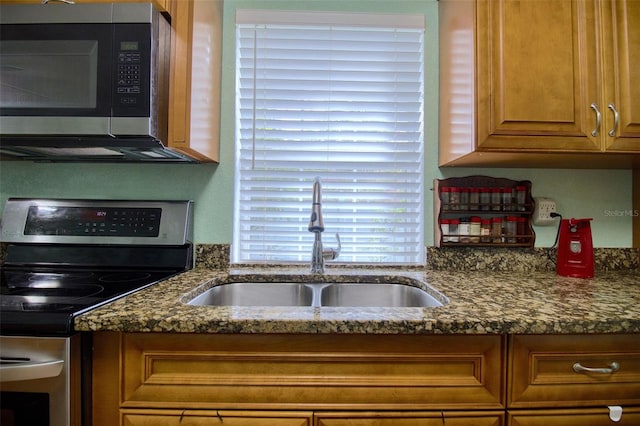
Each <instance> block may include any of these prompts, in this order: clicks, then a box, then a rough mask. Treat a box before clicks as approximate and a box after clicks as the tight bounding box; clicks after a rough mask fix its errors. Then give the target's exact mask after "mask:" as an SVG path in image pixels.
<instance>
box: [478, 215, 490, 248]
mask: <svg viewBox="0 0 640 426" xmlns="http://www.w3.org/2000/svg"><path fill="white" fill-rule="evenodd" d="M480 242H481V243H490V242H491V219H482V222H480Z"/></svg>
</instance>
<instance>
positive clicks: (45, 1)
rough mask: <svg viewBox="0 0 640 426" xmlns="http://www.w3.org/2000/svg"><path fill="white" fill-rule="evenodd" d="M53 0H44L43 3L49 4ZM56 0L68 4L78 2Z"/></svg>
mask: <svg viewBox="0 0 640 426" xmlns="http://www.w3.org/2000/svg"><path fill="white" fill-rule="evenodd" d="M49 1H51V0H42V4H47V3H49ZM53 1H54V2H56V1H57V2H60V3H66V4H76V2H75V1H74V0H53Z"/></svg>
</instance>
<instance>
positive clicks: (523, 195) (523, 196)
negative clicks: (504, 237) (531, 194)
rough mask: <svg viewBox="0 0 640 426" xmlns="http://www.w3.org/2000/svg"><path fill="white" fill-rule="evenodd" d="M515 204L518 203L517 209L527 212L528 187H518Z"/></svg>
mask: <svg viewBox="0 0 640 426" xmlns="http://www.w3.org/2000/svg"><path fill="white" fill-rule="evenodd" d="M515 200H516V201H515V202H516V209H517V210H518V211H521V212H523V211H525V210H527V205H526V203H527V187H526V186H524V185H518V186H516V196H515Z"/></svg>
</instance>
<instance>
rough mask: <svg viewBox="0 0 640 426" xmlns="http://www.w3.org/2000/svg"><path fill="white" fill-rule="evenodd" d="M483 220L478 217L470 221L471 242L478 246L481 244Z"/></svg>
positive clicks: (473, 217)
mask: <svg viewBox="0 0 640 426" xmlns="http://www.w3.org/2000/svg"><path fill="white" fill-rule="evenodd" d="M481 222H482V219H480V217H478V216H472V217H471V219H469V242H470V243H473V244H478V243H479V242H480V225H481Z"/></svg>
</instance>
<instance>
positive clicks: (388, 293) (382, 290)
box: [320, 283, 442, 308]
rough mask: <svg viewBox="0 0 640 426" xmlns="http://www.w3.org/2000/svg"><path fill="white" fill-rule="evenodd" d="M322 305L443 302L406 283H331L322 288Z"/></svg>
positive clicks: (426, 305)
mask: <svg viewBox="0 0 640 426" xmlns="http://www.w3.org/2000/svg"><path fill="white" fill-rule="evenodd" d="M320 304H321V305H322V306H353V307H364V306H371V307H394V308H398V307H402V308H409V307H421V308H434V307H438V306H442V303H441V302H440V301H439V300H437V299H436V298H434V297H433V296H431V295H430V294H429V293H427V292H426V291H424V290H422V289H420V288H417V287H412V286H409V285H405V284H356V283H351V284H331V285H329V286H327V287H325V288H323V289H322V293H321V299H320Z"/></svg>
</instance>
